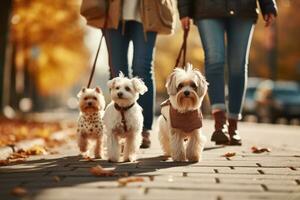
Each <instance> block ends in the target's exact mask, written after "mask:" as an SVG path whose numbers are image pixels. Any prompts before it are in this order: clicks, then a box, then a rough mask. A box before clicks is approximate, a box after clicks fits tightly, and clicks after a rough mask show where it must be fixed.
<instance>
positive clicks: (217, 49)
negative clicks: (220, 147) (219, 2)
mask: <svg viewBox="0 0 300 200" xmlns="http://www.w3.org/2000/svg"><path fill="white" fill-rule="evenodd" d="M197 26H198V30H199V33H200V37H201V41H202V45H203V49H204V53H205V74H206V79H207V81H208V83H209V87H208V94H209V99H210V103H211V105H212V113H213V117H214V119H215V132H214V133H213V135H212V138H211V140H212V141H215V142H216V144H227V143H228V141H229V139H228V137H227V136H226V133H227V130H226V113H225V112H226V106H225V91H224V90H225V83H224V67H225V41H224V33H225V21H224V20H223V19H202V20H199V21H198V22H197Z"/></svg>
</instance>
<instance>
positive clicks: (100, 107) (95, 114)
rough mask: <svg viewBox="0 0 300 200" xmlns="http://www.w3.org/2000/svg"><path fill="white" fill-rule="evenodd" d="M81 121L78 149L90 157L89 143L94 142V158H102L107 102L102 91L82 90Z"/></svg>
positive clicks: (80, 97)
mask: <svg viewBox="0 0 300 200" xmlns="http://www.w3.org/2000/svg"><path fill="white" fill-rule="evenodd" d="M77 97H78V98H79V109H80V114H79V119H78V123H77V135H78V147H79V150H80V152H81V154H82V155H84V156H89V151H90V146H91V145H89V144H88V143H89V141H94V156H95V158H100V157H101V145H102V138H103V120H102V117H103V113H104V107H105V100H104V97H103V94H102V92H101V89H100V88H99V87H96V88H94V89H89V88H82V90H81V91H80V92H79V93H78V95H77Z"/></svg>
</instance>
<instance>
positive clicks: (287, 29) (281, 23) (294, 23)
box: [249, 0, 300, 81]
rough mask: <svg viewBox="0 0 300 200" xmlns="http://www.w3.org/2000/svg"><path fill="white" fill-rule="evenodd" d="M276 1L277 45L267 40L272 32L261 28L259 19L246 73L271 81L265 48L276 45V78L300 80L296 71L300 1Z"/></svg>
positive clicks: (299, 74) (299, 57)
mask: <svg viewBox="0 0 300 200" xmlns="http://www.w3.org/2000/svg"><path fill="white" fill-rule="evenodd" d="M277 2H278V10H279V14H278V17H277V19H276V34H277V36H276V37H277V39H276V40H275V41H276V44H272V40H270V38H271V37H272V36H273V34H274V32H273V31H272V29H269V28H265V27H264V22H263V20H262V18H261V17H260V20H259V23H258V24H257V26H256V28H255V33H254V38H253V45H252V47H251V53H250V67H249V73H250V75H251V76H261V77H265V78H271V76H272V71H271V70H270V67H269V64H270V62H269V61H268V58H269V56H268V52H269V51H268V49H270V46H272V45H275V46H277V47H276V60H277V64H276V65H277V73H276V77H277V78H278V79H286V80H297V81H300V72H299V70H297V65H298V63H299V62H300V48H299V47H300V38H299V35H300V29H299V27H300V12H299V8H300V1H298V0H278V1H277Z"/></svg>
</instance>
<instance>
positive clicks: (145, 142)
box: [140, 129, 151, 149]
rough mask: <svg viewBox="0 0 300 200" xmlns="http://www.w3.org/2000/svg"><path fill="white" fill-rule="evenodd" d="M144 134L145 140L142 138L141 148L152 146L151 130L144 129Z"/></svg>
mask: <svg viewBox="0 0 300 200" xmlns="http://www.w3.org/2000/svg"><path fill="white" fill-rule="evenodd" d="M142 136H143V140H142V144H141V146H140V148H141V149H148V148H150V145H151V141H150V131H149V130H146V129H144V130H143V132H142Z"/></svg>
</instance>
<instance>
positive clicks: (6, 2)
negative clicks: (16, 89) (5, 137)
mask: <svg viewBox="0 0 300 200" xmlns="http://www.w3.org/2000/svg"><path fill="white" fill-rule="evenodd" d="M11 6H12V1H11V0H3V1H2V2H1V6H0V13H1V14H0V24H1V26H0V97H2V96H3V82H4V64H5V55H6V51H5V50H6V43H7V36H8V30H9V22H8V21H9V16H10V11H11ZM2 100H3V99H2V98H0V115H1V114H2V112H3V102H2Z"/></svg>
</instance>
